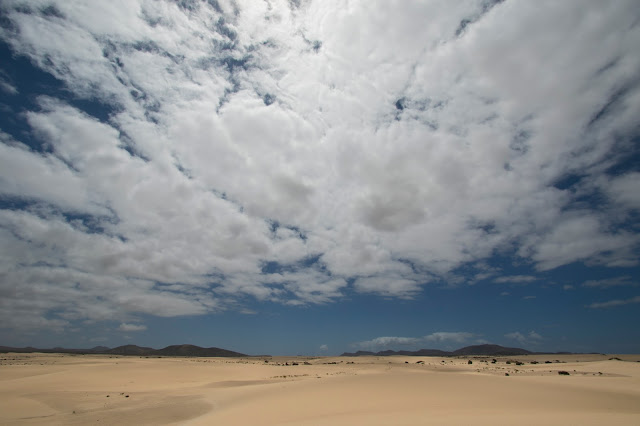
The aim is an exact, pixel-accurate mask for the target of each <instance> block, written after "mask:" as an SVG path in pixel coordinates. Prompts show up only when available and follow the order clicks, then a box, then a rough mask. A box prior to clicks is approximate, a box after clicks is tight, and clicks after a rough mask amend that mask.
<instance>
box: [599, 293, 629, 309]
mask: <svg viewBox="0 0 640 426" xmlns="http://www.w3.org/2000/svg"><path fill="white" fill-rule="evenodd" d="M634 303H640V296H635V297H631V298H629V299H615V300H609V301H607V302H598V303H592V304H590V305H587V308H591V309H604V308H613V307H616V306H624V305H630V304H634Z"/></svg>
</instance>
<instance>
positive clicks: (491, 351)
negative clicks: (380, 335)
mask: <svg viewBox="0 0 640 426" xmlns="http://www.w3.org/2000/svg"><path fill="white" fill-rule="evenodd" d="M532 353H533V352H531V351H528V350H526V349H521V348H506V347H504V346H500V345H473V346H465V347H464V348H460V349H457V350H455V351H452V352H449V351H441V350H439V349H420V350H417V351H390V350H386V351H380V352H369V351H358V352H353V353H352V352H345V353H343V354H342V356H365V355H375V356H391V355H405V356H469V355H484V356H500V355H528V354H532Z"/></svg>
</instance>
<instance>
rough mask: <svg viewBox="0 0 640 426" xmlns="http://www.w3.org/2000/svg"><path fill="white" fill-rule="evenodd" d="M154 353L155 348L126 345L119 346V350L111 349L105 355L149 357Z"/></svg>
mask: <svg viewBox="0 0 640 426" xmlns="http://www.w3.org/2000/svg"><path fill="white" fill-rule="evenodd" d="M154 351H155V349H153V348H146V347H141V346H136V345H124V346H118V347H117V348H113V349H109V350H107V351H105V353H107V354H113V355H149V354H150V353H151V352H154Z"/></svg>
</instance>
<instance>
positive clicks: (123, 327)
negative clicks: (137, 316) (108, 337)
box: [118, 322, 147, 332]
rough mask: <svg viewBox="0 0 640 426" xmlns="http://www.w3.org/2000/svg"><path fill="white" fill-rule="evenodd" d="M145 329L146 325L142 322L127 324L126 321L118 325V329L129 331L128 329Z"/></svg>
mask: <svg viewBox="0 0 640 426" xmlns="http://www.w3.org/2000/svg"><path fill="white" fill-rule="evenodd" d="M146 329H147V326H146V325H144V324H127V323H126V322H123V323H122V324H120V326H119V327H118V330H120V331H125V332H130V331H145V330H146Z"/></svg>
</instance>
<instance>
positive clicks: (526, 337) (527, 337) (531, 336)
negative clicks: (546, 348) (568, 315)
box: [504, 330, 543, 344]
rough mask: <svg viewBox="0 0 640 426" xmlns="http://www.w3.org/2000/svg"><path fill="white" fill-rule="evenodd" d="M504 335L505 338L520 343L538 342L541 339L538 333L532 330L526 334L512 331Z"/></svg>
mask: <svg viewBox="0 0 640 426" xmlns="http://www.w3.org/2000/svg"><path fill="white" fill-rule="evenodd" d="M504 337H506V338H507V339H512V340H516V341H518V342H519V343H521V344H535V343H539V342H540V341H541V340H542V339H543V337H542V336H541V335H540V334H538V333H536V332H535V331H533V330H531V331H530V332H529V333H526V334H523V333H521V332H519V331H514V332H512V333H507V334H505V335H504Z"/></svg>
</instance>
